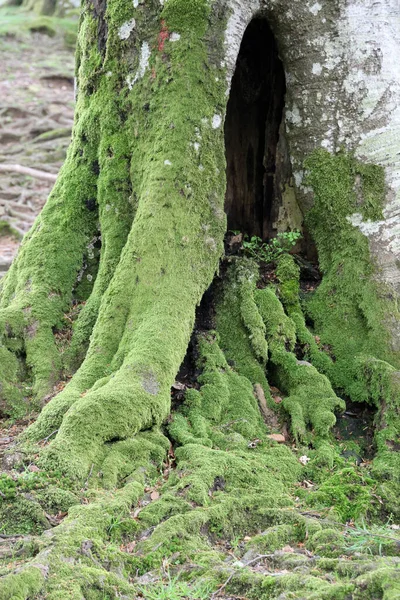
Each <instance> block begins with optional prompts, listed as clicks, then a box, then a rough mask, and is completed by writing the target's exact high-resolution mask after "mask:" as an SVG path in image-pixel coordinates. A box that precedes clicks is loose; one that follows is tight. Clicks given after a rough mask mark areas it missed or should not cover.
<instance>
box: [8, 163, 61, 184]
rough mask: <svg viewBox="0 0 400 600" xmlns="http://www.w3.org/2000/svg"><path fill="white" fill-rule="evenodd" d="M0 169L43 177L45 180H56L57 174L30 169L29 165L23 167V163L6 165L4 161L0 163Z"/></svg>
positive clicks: (38, 177)
mask: <svg viewBox="0 0 400 600" xmlns="http://www.w3.org/2000/svg"><path fill="white" fill-rule="evenodd" d="M0 171H5V172H12V173H22V174H23V175H29V176H30V177H36V178H37V179H44V180H45V181H56V180H57V177H58V176H57V175H53V173H47V172H46V171H40V170H39V169H32V168H31V167H24V166H23V165H8V164H5V163H0Z"/></svg>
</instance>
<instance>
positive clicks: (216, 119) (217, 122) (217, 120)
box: [211, 115, 222, 129]
mask: <svg viewBox="0 0 400 600" xmlns="http://www.w3.org/2000/svg"><path fill="white" fill-rule="evenodd" d="M211 125H212V128H213V129H219V128H220V127H221V125H222V117H221V115H214V116H213V118H212V123H211Z"/></svg>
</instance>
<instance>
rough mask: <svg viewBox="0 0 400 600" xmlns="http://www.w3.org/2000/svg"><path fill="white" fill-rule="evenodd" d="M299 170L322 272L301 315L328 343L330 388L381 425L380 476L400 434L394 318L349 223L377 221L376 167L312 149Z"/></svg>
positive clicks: (365, 246) (380, 192) (379, 185)
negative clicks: (309, 197) (356, 217)
mask: <svg viewBox="0 0 400 600" xmlns="http://www.w3.org/2000/svg"><path fill="white" fill-rule="evenodd" d="M306 167H307V169H308V177H307V181H308V184H309V185H310V186H311V187H312V188H313V191H314V196H315V200H314V205H313V207H312V209H311V210H310V211H309V212H308V214H307V216H306V221H307V225H308V227H309V229H310V231H311V233H312V236H313V238H314V239H315V242H316V244H317V249H318V256H319V261H320V266H321V269H322V272H323V279H322V283H321V285H320V286H319V287H318V289H317V290H316V292H315V294H314V295H313V296H312V298H311V299H310V301H309V302H308V303H307V312H308V314H309V316H310V317H311V319H312V320H313V321H314V328H315V331H316V332H318V335H319V336H320V340H321V344H323V345H327V346H328V347H330V348H331V351H330V353H331V355H332V357H333V358H334V360H333V363H332V365H331V366H330V367H329V377H330V380H331V382H332V384H333V386H334V387H335V389H338V390H343V392H344V393H345V394H346V395H348V396H349V397H350V398H351V399H352V400H354V401H357V402H367V403H370V404H373V405H374V406H375V407H377V409H378V413H377V418H378V420H379V421H380V428H381V429H382V431H380V432H379V434H378V435H377V438H376V441H377V446H378V459H377V461H376V464H377V468H378V469H379V470H381V471H382V473H384V471H385V467H384V464H385V463H387V464H388V470H387V473H390V474H391V476H395V471H396V468H397V469H398V464H399V463H398V458H397V456H396V455H393V454H390V451H389V447H390V445H391V442H393V440H394V439H395V438H396V436H398V435H399V432H400V419H399V412H398V407H399V403H398V398H399V395H398V389H399V387H398V386H399V384H398V380H397V375H396V369H397V368H398V365H399V357H398V356H397V354H396V353H394V352H393V350H392V347H391V342H390V335H391V334H390V327H391V323H395V322H397V321H398V320H399V318H400V316H399V312H398V308H397V304H396V301H395V299H394V298H393V295H392V294H391V293H390V291H389V290H388V289H387V288H386V286H385V285H384V284H383V283H382V282H378V273H377V272H376V271H377V270H376V267H375V266H374V264H373V261H372V258H371V255H370V250H369V242H368V239H367V237H365V236H364V235H363V234H362V233H361V232H360V231H359V230H358V229H357V228H356V227H354V226H353V225H352V224H351V223H350V221H349V217H351V216H352V215H353V214H354V213H358V214H361V215H362V218H363V219H365V220H372V221H374V220H375V221H376V220H379V219H381V218H382V205H383V200H384V196H385V182H384V172H383V168H381V167H377V166H375V165H365V164H362V163H360V162H358V161H356V160H355V159H354V158H353V157H352V156H349V155H345V154H338V155H331V154H329V153H328V152H325V151H316V152H315V153H313V155H312V156H311V157H310V158H309V159H307V161H306ZM328 232H329V234H328ZM338 324H340V326H339V325H338ZM381 453H383V456H384V457H385V458H384V459H383V460H380V458H379V456H380V454H381Z"/></svg>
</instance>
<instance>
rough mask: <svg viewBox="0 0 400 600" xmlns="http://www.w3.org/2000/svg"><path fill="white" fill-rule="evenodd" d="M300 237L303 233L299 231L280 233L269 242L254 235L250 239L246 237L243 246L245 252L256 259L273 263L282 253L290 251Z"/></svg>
mask: <svg viewBox="0 0 400 600" xmlns="http://www.w3.org/2000/svg"><path fill="white" fill-rule="evenodd" d="M300 239H301V233H300V232H299V231H287V232H284V233H278V235H277V236H276V238H273V239H272V240H271V241H270V242H268V243H265V242H263V241H262V239H261V238H260V237H258V236H256V235H253V236H252V237H251V238H250V239H245V241H244V242H243V248H244V250H245V253H246V254H247V255H248V256H251V257H252V258H254V259H255V260H257V261H263V262H266V263H271V262H274V261H275V260H277V259H278V258H279V256H281V254H284V253H285V252H290V250H291V249H292V248H293V247H294V246H295V245H296V244H297V242H298V241H299V240H300Z"/></svg>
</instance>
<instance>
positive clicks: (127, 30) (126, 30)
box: [118, 19, 136, 40]
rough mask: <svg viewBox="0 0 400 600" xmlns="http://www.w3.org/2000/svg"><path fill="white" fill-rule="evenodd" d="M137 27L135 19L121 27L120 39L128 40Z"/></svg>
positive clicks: (119, 31)
mask: <svg viewBox="0 0 400 600" xmlns="http://www.w3.org/2000/svg"><path fill="white" fill-rule="evenodd" d="M135 25H136V21H135V19H131V20H130V21H127V22H126V23H124V24H123V25H121V27H120V28H119V30H118V37H119V39H120V40H127V39H128V37H129V36H130V35H131V32H132V31H133V30H134V28H135Z"/></svg>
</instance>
